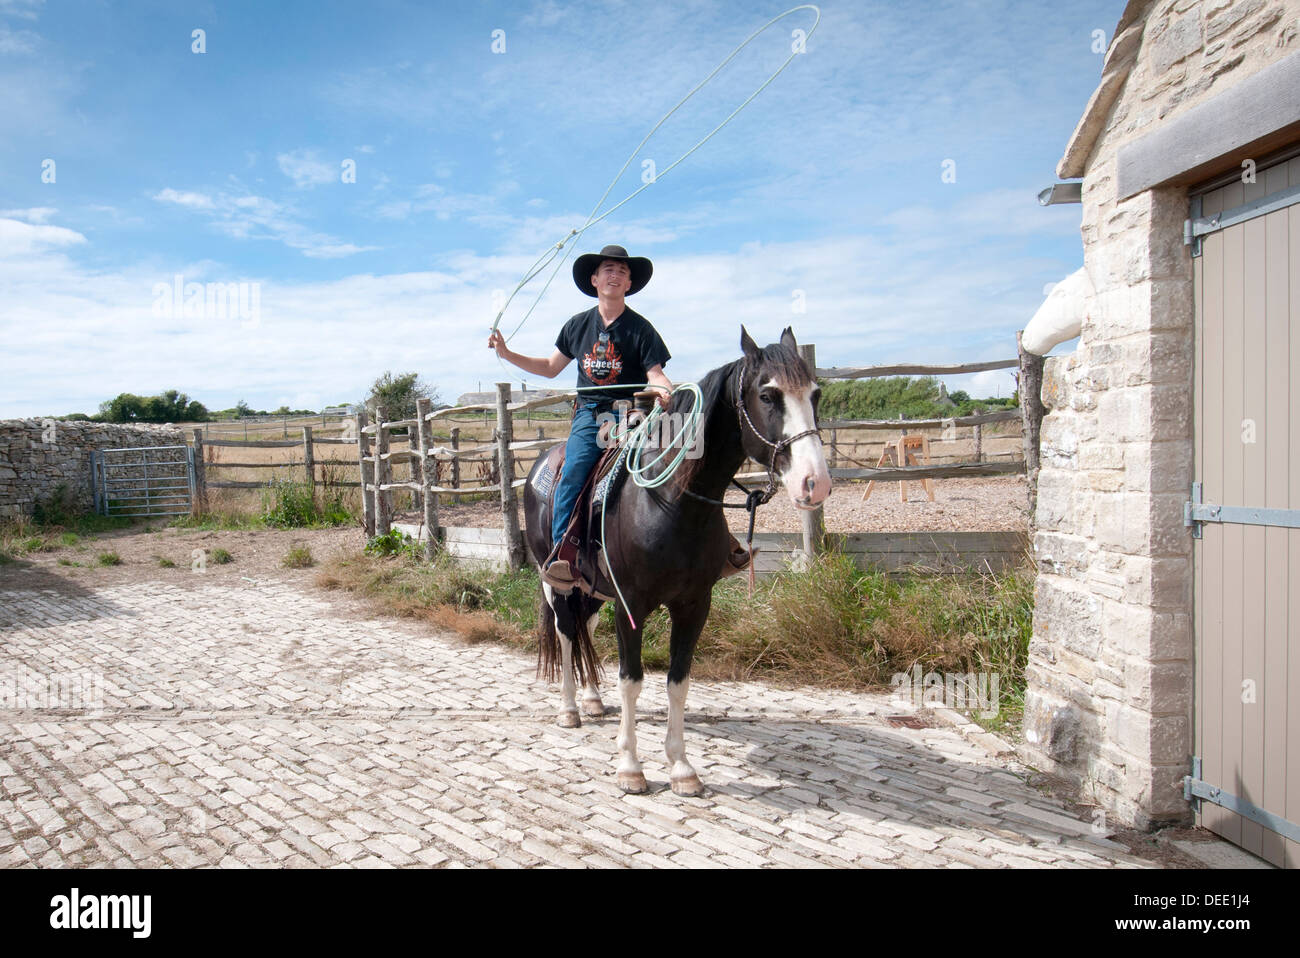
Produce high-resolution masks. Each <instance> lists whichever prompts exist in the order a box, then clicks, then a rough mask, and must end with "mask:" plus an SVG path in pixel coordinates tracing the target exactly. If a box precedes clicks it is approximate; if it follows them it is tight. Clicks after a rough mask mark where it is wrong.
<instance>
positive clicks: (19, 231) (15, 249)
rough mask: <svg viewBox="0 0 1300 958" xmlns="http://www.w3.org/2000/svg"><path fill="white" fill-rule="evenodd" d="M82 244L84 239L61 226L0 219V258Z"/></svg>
mask: <svg viewBox="0 0 1300 958" xmlns="http://www.w3.org/2000/svg"><path fill="white" fill-rule="evenodd" d="M84 242H86V237H84V236H83V235H81V234H80V233H78V232H77V231H76V230H70V229H65V228H64V227H62V226H42V225H33V224H30V223H23V222H20V221H18V220H11V219H0V258H4V257H11V256H18V255H23V254H29V253H35V252H39V251H43V250H48V249H52V248H57V247H63V246H77V245H79V244H81V243H84Z"/></svg>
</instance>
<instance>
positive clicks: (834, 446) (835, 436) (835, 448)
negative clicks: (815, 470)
mask: <svg viewBox="0 0 1300 958" xmlns="http://www.w3.org/2000/svg"><path fill="white" fill-rule="evenodd" d="M839 438H840V437H839V430H838V429H835V428H834V427H832V428H831V461H830V462H829V463H827V465H828V466H830V467H831V468H832V469H834V468H835V461H836V460H837V459H839V456H840V448H839Z"/></svg>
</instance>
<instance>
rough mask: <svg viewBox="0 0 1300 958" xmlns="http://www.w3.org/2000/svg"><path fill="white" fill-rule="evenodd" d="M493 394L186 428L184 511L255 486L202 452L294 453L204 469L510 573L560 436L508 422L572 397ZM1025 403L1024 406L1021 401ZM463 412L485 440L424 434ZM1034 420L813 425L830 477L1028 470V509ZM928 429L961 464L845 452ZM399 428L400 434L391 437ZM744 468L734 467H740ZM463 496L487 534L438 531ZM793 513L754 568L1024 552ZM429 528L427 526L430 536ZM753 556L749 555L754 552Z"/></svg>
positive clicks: (907, 371)
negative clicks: (291, 471) (258, 436)
mask: <svg viewBox="0 0 1300 958" xmlns="http://www.w3.org/2000/svg"><path fill="white" fill-rule="evenodd" d="M800 353H801V355H802V356H803V358H804V360H805V362H807V363H808V365H809V366H810V367H811V368H813V369H815V370H816V374H817V377H818V378H819V379H866V378H874V377H882V376H901V375H909V376H915V375H922V376H929V375H944V374H962V373H972V372H980V371H983V370H989V369H1007V368H1011V367H1019V368H1020V374H1021V381H1022V383H1024V382H1025V378H1026V372H1027V370H1026V362H1028V363H1029V364H1030V367H1029V370H1028V372H1029V373H1030V374H1032V373H1033V362H1034V360H1035V359H1036V358H1037V357H1032V356H1029V355H1028V354H1025V353H1024V352H1023V351H1021V355H1020V357H1019V358H1018V359H1011V360H1001V361H994V362H983V363H967V364H962V365H949V366H933V365H929V366H926V365H893V366H874V367H861V368H837V367H830V368H825V369H822V368H818V367H817V364H816V347H815V346H812V345H805V346H801V347H800ZM1038 371H1039V375H1041V359H1038ZM496 390H497V395H496V401H495V402H494V403H482V404H476V405H469V406H459V407H450V408H443V409H438V410H433V409H432V408H431V403H430V401H429V400H420V401H419V403H418V404H417V409H416V415H415V418H413V419H401V420H391V421H390V420H386V419H385V418H384V411H383V409H382V408H380V409H376V411H375V413H376V416H375V418H376V420H377V421H376V422H375V423H371V422H369V419H368V416H367V414H366V413H365V412H364V411H363V412H360V413H358V414H357V415H356V417H355V420H349V421H346V422H344V423H343V427H344V428H343V430H342V431H343V434H342V435H341V436H338V437H324V436H315V435H313V426H309V425H303V426H301V427H300V428H301V431H302V435H301V437H300V438H296V439H278V440H265V439H264V440H249V441H247V442H244V441H238V440H232V439H214V438H211V437H208V438H205V437H204V436H203V431H202V430H201V429H195V430H194V445H195V447H196V456H195V462H196V464H197V475H196V477H195V478H196V489H197V493H196V496H195V510H196V512H200V511H202V510H204V509H206V507H207V490H208V489H209V488H231V489H252V488H260V487H262V486H264V485H265V484H264V483H261V482H250V481H224V482H219V481H209V480H208V479H207V477H206V475H205V463H204V458H205V457H204V456H203V454H202V453H203V446H205V445H206V446H227V447H239V448H250V447H270V448H276V447H279V448H298V447H301V448H302V450H303V455H302V459H299V460H293V461H291V462H288V463H283V462H280V463H256V462H220V463H215V462H214V463H212V465H219V466H221V467H241V468H276V469H283V468H286V467H291V468H301V469H302V470H303V473H302V475H303V481H305V482H307V483H309V484H310V487H311V488H313V489H315V488H316V487H318V486H323V485H330V486H336V487H350V488H360V490H361V498H362V507H363V522H364V525H365V531H366V535H367V536H375V535H383V534H385V533H387V532H389V531H390V530H391V529H392V528H394V524H395V523H394V516H395V502H396V497H397V496H399V495H403V496H405V495H409V497H410V500H409V501H410V505H411V509H412V510H413V511H414V512H415V513H416V516H417V521H415V522H413V523H401V524H399V526H398V527H399V528H401V529H403V531H408V532H411V533H412V534H413V535H415V536H416V537H417V538H419V539H422V540H423V541H424V543H425V545H424V550H425V554H426V555H427V556H430V557H432V556H433V554H434V553H435V551H436V550H437V548H438V547H439V543H440V542H441V545H442V547H443V548H445V549H446V551H448V552H449V553H450V554H452V555H458V556H461V557H464V558H467V559H480V560H489V561H497V562H500V563H502V564H505V565H508V566H509V567H510V568H512V569H517V568H519V567H520V566H521V565H522V564H523V563H524V561H525V550H524V543H523V534H522V530H521V529H520V526H519V509H518V506H517V492H516V490H517V489H518V488H519V487H520V486H522V485H523V484H524V483H525V482H526V481H527V480H526V478H524V477H526V476H527V474H528V471H529V469H530V468H531V465H532V462H533V460H534V459H535V457H536V456H537V455H538V454H540V451H541V450H542V449H544V448H547V447H549V446H551V445H553V444H555V443H556V442H559V441H561V440H562V438H563V437H562V436H552V437H550V438H546V437H545V436H544V434H543V428H542V427H540V426H539V427H538V428H537V435H536V438H528V439H516V437H515V425H516V422H517V418H518V417H519V416H520V414H523V415H525V416H528V417H529V418H530V419H531V413H532V411H533V410H535V409H538V408H541V407H545V406H554V405H555V404H557V403H561V402H569V401H571V400H573V399H574V398H576V395H577V394H576V393H574V392H568V393H559V394H551V395H548V396H542V397H537V398H534V399H531V400H528V401H526V402H512V401H511V392H510V384H509V383H497V384H496ZM1024 394H1025V390H1022V396H1023V395H1024ZM1022 405H1024V404H1022ZM1028 405H1029V406H1032V404H1028ZM471 414H486V415H485V419H486V421H485V425H486V422H493V423H494V428H493V429H492V433H491V438H490V439H489V440H488V441H486V442H482V443H479V444H476V445H470V446H464V447H462V446H461V444H460V441H459V432H460V430H459V428H458V427H453V428H451V429H450V430H449V432H448V433H447V434H445V435H436V434H435V433H434V426H435V424H449V423H450V422H453V421H456V420H457V418H458V417H459V418H460V419H461V420H462V421H463V417H465V416H467V415H471ZM1041 417H1042V408H1041V406H1039V407H1038V408H1037V411H1036V412H1035V411H1034V410H1033V409H1032V408H1024V409H1020V410H1016V409H1009V410H1000V411H997V412H991V413H983V414H978V415H972V416H963V417H954V418H951V419H926V420H901V419H900V420H836V419H832V420H824V421H823V422H822V423H821V426H822V427H823V429H828V430H830V433H831V436H830V440H831V441H830V449H829V450H828V451H829V453H830V457H829V458H830V462H829V463H828V464H829V465H830V471H831V477H832V479H838V480H876V481H908V480H919V479H945V478H955V477H966V476H992V475H1006V474H1014V473H1020V472H1025V471H1026V468H1027V465H1028V468H1029V471H1030V476H1031V502H1032V489H1033V478H1034V476H1035V474H1036V472H1037V453H1038V444H1037V436H1038V421H1039V420H1041ZM1012 421H1020V422H1021V424H1022V429H1021V434H1020V441H1021V446H1022V449H1023V458H1021V457H1016V456H1014V453H1012V454H1011V455H1010V457H1009V456H1008V453H1007V452H1006V450H1003V451H1001V452H999V453H993V454H987V453H985V451H984V443H985V439H986V437H985V435H984V427H985V426H987V425H990V424H996V423H1003V422H1012ZM556 424H557V425H559V426H560V427H561V428H562V429H565V431H566V434H567V425H568V424H567V422H565V421H563V420H556ZM934 429H939V430H942V431H943V435H942V436H940V437H938V438H937V439H935V440H932V441H934V442H938V443H942V442H946V441H956V440H957V439H958V438H959V431H961V430H966V429H969V430H970V431H971V433H970V434H971V437H972V440H973V447H974V455H973V458H972V459H971V460H969V461H954V457H951V456H942V455H941V456H936V457H935V458H936V460H938V461H935V462H932V463H930V464H928V465H920V466H898V465H894V466H888V467H874V466H869V465H865V464H863V462H862V461H861V460H860V459H858V458H857V456H855V455H853V454H852V453H860V449H861V448H862V447H863V446H868V445H871V446H875V447H880V446H882V445H883V440H868V441H865V442H864V441H860V440H857V439H853V438H850V437H852V436H854V435H855V433H856V432H857V431H859V430H863V431H866V432H868V433H871V432H873V431H896V432H899V433H901V434H904V435H906V434H908V431H909V430H934ZM402 432H405V433H406V435H405V436H401V435H395V433H402ZM1031 437H1032V442H1031ZM1003 438H1006V437H1003ZM322 443H325V444H331V443H341V444H352V445H355V447H356V456H355V459H354V460H353V461H354V462H355V464H356V466H357V468H358V471H359V481H357V482H350V481H349V482H336V481H329V482H327V481H325V480H324V479H323V478H317V468H318V466H319V465H320V463H321V462H322V461H323V462H340V460H320V461H318V460H317V459H316V458H315V453H314V447H315V446H317V445H320V444H322ZM1031 445H1032V449H1031ZM403 447H404V448H403ZM849 450H851V451H852V452H850V451H849ZM844 459H847V460H849V461H850V462H854V465H853V466H850V467H842V466H840V465H839V462H841V461H842V460H844ZM395 465H398V466H399V471H400V472H401V473H402V475H400V476H399V475H397V474H396V473H395V471H394V466H395ZM467 466H469V467H472V469H469V470H467V469H466V468H465V467H467ZM401 467H405V468H401ZM744 468H745V467H742V470H743V469H744ZM503 477H505V481H503ZM737 479H738V480H739V481H741V483H742V484H747V485H751V486H754V485H762V484H764V483H765V482H766V479H767V474H766V471H765V470H764V469H762V468H761V467H760V466H758V464H756V463H755V464H754V471H742V473H741V474H740V475H739V476H737ZM471 493H473V494H478V495H483V494H490V495H493V496H495V497H497V498H498V500H499V503H500V509H501V527H500V529H499V530H493V529H470V528H457V527H450V528H447V527H443V526H440V525H439V522H438V506H439V500H440V498H442V497H447V496H451V497H455V498H459V497H460V496H462V495H465V494H471ZM1031 514H1032V512H1031ZM800 518H801V521H802V523H803V530H802V532H801V533H799V534H784V533H780V534H778V533H773V534H767V535H760V536H758V537H756V539H757V540H758V541H759V542H760V545H761V546H763V548H764V551H765V552H766V553H767V556H768V558H766V559H760V562H759V564H758V566H757V569H758V571H760V572H765V571H774V568H769V566H770V563H772V562H776V561H777V559H776V557H778V556H779V557H781V560H782V561H783V560H784V559H785V558H788V557H789V556H790V555H792V554H794V553H796V552H803V553H804V554H805V555H811V554H815V553H817V552H820V551H822V550H824V549H825V548H828V547H830V546H832V545H834V546H835V547H837V548H840V549H844V550H845V551H848V552H850V553H852V554H854V555H856V556H859V557H860V561H862V562H863V563H871V564H874V565H878V566H882V567H885V568H891V569H892V568H897V567H900V566H901V565H909V564H920V565H923V566H930V567H939V568H945V569H952V568H956V567H959V566H960V565H961V563H962V561H963V559H964V558H965V559H970V560H971V562H970V564H973V565H977V566H978V565H983V566H985V567H1002V566H1005V565H1006V564H1008V563H1009V562H1014V561H1019V558H1020V557H1022V556H1023V554H1024V551H1025V549H1026V548H1027V541H1028V540H1027V537H1026V535H1025V534H1024V533H1019V532H1011V533H988V532H956V533H852V534H849V535H836V536H831V537H828V536H827V533H826V529H825V521H824V517H823V513H822V510H820V509H818V510H815V511H809V512H801V514H800ZM429 530H437V531H436V532H435V533H434V534H432V535H430V534H429ZM900 543H902V545H900ZM762 554H763V553H762V552H760V556H762Z"/></svg>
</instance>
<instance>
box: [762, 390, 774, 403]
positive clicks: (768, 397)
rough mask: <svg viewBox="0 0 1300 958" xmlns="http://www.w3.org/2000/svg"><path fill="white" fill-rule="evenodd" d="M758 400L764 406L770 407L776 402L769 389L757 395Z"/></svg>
mask: <svg viewBox="0 0 1300 958" xmlns="http://www.w3.org/2000/svg"><path fill="white" fill-rule="evenodd" d="M758 398H759V399H760V400H761V401H762V403H763V405H764V406H770V405H772V403H774V402H776V398H775V396H774V395H773V394H772V390H770V389H764V390H763V391H762V392H760V393H759V394H758Z"/></svg>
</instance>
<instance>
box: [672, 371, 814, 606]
mask: <svg viewBox="0 0 1300 958" xmlns="http://www.w3.org/2000/svg"><path fill="white" fill-rule="evenodd" d="M738 388H739V393H738V394H737V398H736V418H737V420H738V421H739V423H740V432H741V436H742V437H743V436H744V432H745V427H746V426H748V427H749V431H750V432H752V433H753V434H754V435H755V436H756V437H757V438H758V441H759V442H761V443H763V445H765V446H767V447H768V448H769V449H771V450H772V454H771V456H770V457H769V458H768V461H767V487H766V488H764V489H746V488H745V487H744V486H743V485H741V484H740V482H739V481H737V480H736V479H735V478H732V480H731V484H732V485H733V486H735V487H736V488H737V489H739V490H740V491H741V492H743V493H744V494H745V501H744V503H743V504H742V503H734V504H733V503H730V502H723V501H722V500H721V499H710V498H709V497H708V496H702V495H700V494H699V493H698V492H692V491H691V490H690V489H683V490H682V492H684V493H685V494H686V495H688V496H690V497H691V498H692V499H698V500H700V501H701V502H707V503H709V504H710V505H715V506H721V507H722V508H723V509H745V510H746V511H748V512H749V534H748V535H747V536H746V538H745V547H746V549H747V550H748V551H749V554H750V562H749V594H750V595H751V596H752V595H753V594H754V559H753V555H754V521H755V520H756V519H757V518H758V507H759V506H762V505H766V504H767V503H768V502H769V501H770V500H771V498H772V496H774V495H776V457H777V456H779V455H780V454H781V450H782V449H785V448H787V447H788V446H790V444H791V443H794V442H796V441H798V440H800V439H802V438H804V437H805V436H816V435H820V433H821V430H819V429H817V428H815V427H814V428H812V429H805V430H804V431H803V432H801V433H799V434H798V435H796V436H791V437H789V438H788V439H782V440H780V441H779V442H772V440H770V439H768V438H767V437H766V436H764V435H763V434H762V433H761V432H759V431H758V427H757V426H755V425H754V422H753V420H752V419H750V418H749V412H748V411H747V410H746V409H745V361H744V360H743V359H742V360H741V361H740V383H739V387H738Z"/></svg>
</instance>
